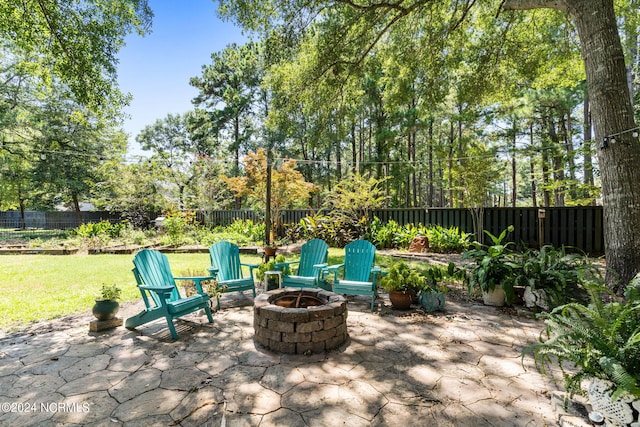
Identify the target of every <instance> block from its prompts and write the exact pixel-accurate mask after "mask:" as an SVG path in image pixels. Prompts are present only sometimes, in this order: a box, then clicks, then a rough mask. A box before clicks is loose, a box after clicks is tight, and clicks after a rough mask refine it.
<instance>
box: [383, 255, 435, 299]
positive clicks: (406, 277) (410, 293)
mask: <svg viewBox="0 0 640 427" xmlns="http://www.w3.org/2000/svg"><path fill="white" fill-rule="evenodd" d="M424 283H425V278H424V277H423V276H422V275H420V273H418V271H417V270H413V269H411V268H409V265H408V264H407V263H406V262H405V261H397V262H394V263H393V264H392V265H391V267H389V272H388V273H387V274H386V275H385V276H384V277H383V278H382V279H380V287H381V288H382V289H384V290H385V291H387V292H388V293H389V300H390V301H391V305H392V306H393V307H394V308H396V309H398V310H408V309H409V308H410V307H411V303H412V302H413V301H414V300H415V298H416V292H417V291H418V290H420V289H422V288H423V286H424Z"/></svg>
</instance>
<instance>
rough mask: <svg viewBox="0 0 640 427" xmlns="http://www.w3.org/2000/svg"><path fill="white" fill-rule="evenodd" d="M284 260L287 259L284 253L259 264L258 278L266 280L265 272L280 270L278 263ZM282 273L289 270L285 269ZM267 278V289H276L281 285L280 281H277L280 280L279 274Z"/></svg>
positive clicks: (265, 285)
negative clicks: (277, 267) (277, 266)
mask: <svg viewBox="0 0 640 427" xmlns="http://www.w3.org/2000/svg"><path fill="white" fill-rule="evenodd" d="M284 261H285V258H284V255H282V254H279V255H276V257H275V258H273V259H271V260H269V261H267V262H263V263H261V264H260V265H258V269H257V270H256V278H257V279H258V280H259V281H260V282H262V281H264V280H265V276H267V275H266V274H265V273H266V272H267V271H278V270H277V269H276V264H278V263H283V262H284ZM285 270H286V268H285ZM282 274H287V271H283V273H282ZM266 279H267V282H266V283H265V284H264V287H265V290H267V291H270V290H273V289H276V288H277V287H278V286H279V283H278V282H277V280H278V279H277V276H275V275H268V276H267V277H266Z"/></svg>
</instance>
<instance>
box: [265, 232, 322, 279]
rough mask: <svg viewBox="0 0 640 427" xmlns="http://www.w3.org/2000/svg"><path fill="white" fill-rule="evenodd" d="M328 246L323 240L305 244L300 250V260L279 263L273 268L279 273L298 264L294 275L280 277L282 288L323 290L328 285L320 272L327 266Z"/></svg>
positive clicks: (314, 240)
mask: <svg viewBox="0 0 640 427" xmlns="http://www.w3.org/2000/svg"><path fill="white" fill-rule="evenodd" d="M328 253H329V245H327V243H326V242H325V241H324V240H321V239H313V240H309V241H308V242H306V243H305V244H304V245H302V248H300V259H299V260H298V261H290V262H279V263H277V264H276V265H275V268H276V269H278V270H280V271H285V272H286V271H287V270H291V266H292V265H295V264H298V269H297V271H296V272H295V274H284V275H283V276H282V287H283V288H284V287H289V288H319V287H321V288H325V289H328V285H327V284H326V282H325V281H324V280H323V277H322V271H323V269H324V268H325V267H327V266H328V264H327V255H328Z"/></svg>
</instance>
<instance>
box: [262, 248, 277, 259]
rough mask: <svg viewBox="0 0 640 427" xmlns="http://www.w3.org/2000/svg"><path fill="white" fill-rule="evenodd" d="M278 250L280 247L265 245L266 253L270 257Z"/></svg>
mask: <svg viewBox="0 0 640 427" xmlns="http://www.w3.org/2000/svg"><path fill="white" fill-rule="evenodd" d="M277 250H278V248H276V247H275V246H265V247H264V254H265V256H268V257H272V256H275V255H276V251H277Z"/></svg>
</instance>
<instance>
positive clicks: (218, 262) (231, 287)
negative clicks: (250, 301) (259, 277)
mask: <svg viewBox="0 0 640 427" xmlns="http://www.w3.org/2000/svg"><path fill="white" fill-rule="evenodd" d="M209 256H210V258H211V267H209V271H211V272H212V274H213V272H214V271H216V270H217V275H218V276H217V277H218V286H219V287H220V291H221V292H224V293H227V292H243V291H253V297H254V298H255V296H256V285H255V283H254V281H253V270H254V269H255V268H258V264H246V263H242V262H240V249H239V248H238V245H236V244H234V243H231V242H227V241H221V242H218V243H214V244H213V245H211V247H210V248H209ZM243 266H244V267H249V277H244V275H243V273H242V267H243ZM217 302H218V310H220V298H217Z"/></svg>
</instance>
